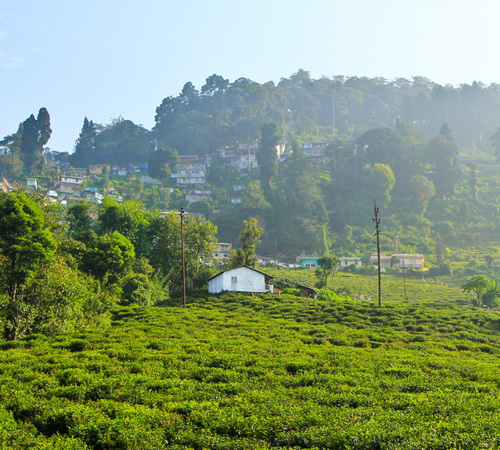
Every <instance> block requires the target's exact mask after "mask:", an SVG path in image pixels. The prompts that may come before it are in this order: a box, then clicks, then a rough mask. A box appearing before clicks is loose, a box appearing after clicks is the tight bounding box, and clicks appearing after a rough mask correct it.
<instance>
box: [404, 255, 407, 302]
mask: <svg viewBox="0 0 500 450" xmlns="http://www.w3.org/2000/svg"><path fill="white" fill-rule="evenodd" d="M403 284H404V287H405V300H408V293H407V291H406V267H405V262H404V260H403Z"/></svg>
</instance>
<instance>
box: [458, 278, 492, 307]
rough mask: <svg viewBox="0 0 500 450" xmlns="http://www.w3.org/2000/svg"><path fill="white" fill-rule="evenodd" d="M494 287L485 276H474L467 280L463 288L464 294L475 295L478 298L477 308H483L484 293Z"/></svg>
mask: <svg viewBox="0 0 500 450" xmlns="http://www.w3.org/2000/svg"><path fill="white" fill-rule="evenodd" d="M492 287H493V284H492V282H491V280H489V279H488V278H487V277H485V276H483V275H474V276H473V277H470V278H469V279H468V280H467V282H466V283H465V284H464V285H463V286H462V289H463V291H464V292H468V293H470V294H474V295H475V296H476V306H482V305H483V300H484V299H483V295H484V293H485V292H486V291H488V290H489V289H491V288H492Z"/></svg>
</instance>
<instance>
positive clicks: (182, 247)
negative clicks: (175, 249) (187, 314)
mask: <svg viewBox="0 0 500 450" xmlns="http://www.w3.org/2000/svg"><path fill="white" fill-rule="evenodd" d="M185 213H186V212H185V211H184V208H183V207H181V249H182V307H183V308H185V307H186V264H185V261H184V214H185Z"/></svg>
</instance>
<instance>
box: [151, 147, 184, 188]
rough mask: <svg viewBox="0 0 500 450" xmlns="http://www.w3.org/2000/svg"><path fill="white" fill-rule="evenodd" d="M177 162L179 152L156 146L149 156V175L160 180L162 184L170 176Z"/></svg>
mask: <svg viewBox="0 0 500 450" xmlns="http://www.w3.org/2000/svg"><path fill="white" fill-rule="evenodd" d="M177 164H179V154H178V153H177V151H176V150H174V149H171V148H162V147H160V148H157V149H156V150H155V151H154V152H153V153H151V155H150V157H149V161H148V173H149V176H150V177H152V178H156V179H157V180H160V181H161V183H162V185H163V184H164V183H165V181H167V180H168V179H169V178H170V175H172V172H173V171H174V169H175V168H176V166H177Z"/></svg>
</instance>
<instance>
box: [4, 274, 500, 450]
mask: <svg viewBox="0 0 500 450" xmlns="http://www.w3.org/2000/svg"><path fill="white" fill-rule="evenodd" d="M306 278H307V277H306ZM306 278H305V279H303V280H302V281H303V282H304V283H306V282H307V279H306ZM391 280H392V281H391ZM335 283H339V284H340V283H345V285H346V287H347V288H349V289H350V290H351V291H359V289H362V290H363V292H365V295H366V294H371V295H372V297H374V296H375V293H376V291H373V292H372V289H373V286H376V284H374V283H376V277H359V276H357V277H352V276H344V275H337V277H335V279H334V280H333V281H332V284H335ZM391 283H393V284H391ZM384 284H385V289H387V300H385V301H384V303H383V307H382V308H378V307H376V306H375V305H374V304H373V302H371V303H370V302H359V301H358V302H354V301H352V300H345V301H340V302H331V301H318V300H316V301H315V300H306V299H302V298H298V297H295V296H292V295H282V296H272V295H267V296H262V297H258V296H256V297H251V296H243V295H225V296H220V297H215V296H208V295H206V294H204V295H199V296H198V298H190V299H189V300H188V308H187V309H186V310H183V309H182V308H181V307H180V306H179V303H178V302H175V301H174V302H173V303H171V304H168V305H165V306H162V307H144V308H143V307H128V308H121V309H118V310H116V311H114V312H113V315H112V318H111V321H110V325H109V326H108V327H104V328H101V329H98V330H87V331H81V332H79V333H76V334H59V335H55V336H52V337H44V336H39V335H33V336H27V337H25V338H24V339H22V340H20V341H14V342H6V343H3V344H2V345H1V351H0V385H1V389H0V448H2V449H16V448H25V449H40V448H44V449H83V448H92V449H164V448H169V449H260V448H276V449H278V448H282V449H287V448H296V449H299V448H317V449H320V448H331V449H448V448H461V449H479V448H481V449H486V448H499V447H500V414H499V410H500V397H499V394H500V372H499V371H498V363H499V360H500V358H499V357H500V313H499V312H497V311H491V310H488V309H480V308H473V307H471V306H468V305H467V304H465V302H464V299H465V297H464V295H463V294H462V292H461V290H460V289H457V288H452V287H447V286H444V285H437V283H433V284H430V283H428V284H424V283H423V282H420V281H419V280H412V281H411V282H409V288H410V289H411V292H412V295H411V296H410V298H411V299H412V300H410V301H402V300H397V299H398V298H401V289H400V288H399V284H400V280H398V279H396V278H395V279H389V278H388V279H387V280H386V279H384ZM417 287H418V289H417ZM396 288H397V289H396ZM368 291H370V292H368Z"/></svg>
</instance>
